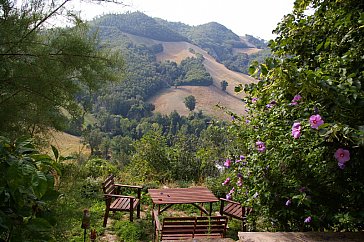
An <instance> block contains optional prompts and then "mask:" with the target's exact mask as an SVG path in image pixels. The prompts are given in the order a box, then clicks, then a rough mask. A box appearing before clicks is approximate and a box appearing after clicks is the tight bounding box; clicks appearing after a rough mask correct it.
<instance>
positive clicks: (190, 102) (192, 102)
mask: <svg viewBox="0 0 364 242" xmlns="http://www.w3.org/2000/svg"><path fill="white" fill-rule="evenodd" d="M184 104H185V105H186V107H187V108H188V109H189V110H190V111H193V110H194V109H195V107H196V98H195V97H194V96H192V95H190V96H187V97H186V98H185V100H184Z"/></svg>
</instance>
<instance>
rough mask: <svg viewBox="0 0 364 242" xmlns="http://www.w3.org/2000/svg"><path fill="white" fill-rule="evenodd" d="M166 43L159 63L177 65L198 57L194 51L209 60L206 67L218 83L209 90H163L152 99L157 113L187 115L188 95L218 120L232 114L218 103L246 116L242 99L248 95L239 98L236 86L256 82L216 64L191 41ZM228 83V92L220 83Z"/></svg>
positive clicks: (206, 88)
mask: <svg viewBox="0 0 364 242" xmlns="http://www.w3.org/2000/svg"><path fill="white" fill-rule="evenodd" d="M161 43H162V44H163V48H164V50H163V52H162V53H160V54H158V55H157V60H158V61H164V60H172V61H175V62H177V63H179V62H181V60H183V59H184V58H186V57H189V56H194V54H192V53H191V52H190V51H189V49H193V50H194V51H195V52H196V53H200V54H202V55H203V56H204V57H205V60H204V65H205V67H206V69H207V71H208V72H209V73H210V75H211V76H212V78H213V80H214V84H213V85H212V86H209V87H196V86H184V87H178V88H177V89H175V88H170V89H166V90H163V91H162V92H161V93H159V94H158V95H157V96H155V97H153V98H151V99H150V102H152V103H153V104H154V105H155V106H156V112H160V113H163V114H169V113H170V112H172V111H173V110H176V111H177V112H179V113H180V114H182V115H187V114H188V110H187V108H186V107H185V105H184V103H183V100H184V98H185V97H186V96H188V95H193V96H195V97H196V101H197V105H196V110H202V111H203V112H204V113H207V114H210V115H213V116H215V117H219V118H224V119H228V118H230V117H229V116H228V115H226V114H224V112H223V111H222V110H219V109H217V108H216V107H215V105H216V104H220V105H221V106H224V107H227V109H228V110H231V111H233V112H235V113H237V114H239V115H242V114H244V105H243V103H242V102H241V100H240V99H241V98H242V97H243V96H244V94H239V95H236V94H235V93H234V87H235V86H237V85H238V84H240V83H242V84H247V83H251V82H255V79H253V78H251V77H249V76H247V75H244V74H241V73H238V72H234V71H231V70H228V69H227V68H226V67H225V66H224V65H222V64H220V63H218V62H216V61H215V59H214V58H213V57H211V56H210V55H209V54H207V52H206V51H204V50H202V49H201V48H199V47H197V46H195V45H193V44H190V43H187V42H161ZM222 80H226V81H227V82H228V83H229V86H228V87H227V90H226V92H223V91H222V90H221V88H220V82H221V81H222Z"/></svg>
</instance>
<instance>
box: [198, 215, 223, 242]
mask: <svg viewBox="0 0 364 242" xmlns="http://www.w3.org/2000/svg"><path fill="white" fill-rule="evenodd" d="M227 222H228V219H227V217H226V216H211V217H197V218H196V226H195V231H194V237H204V236H212V237H221V238H224V237H225V235H226V225H227Z"/></svg>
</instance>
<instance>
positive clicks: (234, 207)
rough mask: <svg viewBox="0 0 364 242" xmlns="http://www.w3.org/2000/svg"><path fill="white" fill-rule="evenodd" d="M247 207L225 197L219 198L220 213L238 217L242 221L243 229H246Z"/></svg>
mask: <svg viewBox="0 0 364 242" xmlns="http://www.w3.org/2000/svg"><path fill="white" fill-rule="evenodd" d="M247 212H248V211H247V209H246V208H245V207H243V206H242V205H241V204H240V203H238V202H234V201H231V200H228V199H225V198H220V215H227V216H229V217H233V218H236V219H239V220H241V221H242V222H243V225H242V228H243V231H244V232H245V231H246V215H247Z"/></svg>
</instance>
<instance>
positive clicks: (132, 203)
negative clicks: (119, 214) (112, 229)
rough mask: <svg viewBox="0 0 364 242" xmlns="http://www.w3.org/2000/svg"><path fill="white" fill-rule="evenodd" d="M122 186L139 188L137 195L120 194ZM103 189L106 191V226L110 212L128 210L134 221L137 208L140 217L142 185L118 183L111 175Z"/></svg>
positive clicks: (131, 219) (103, 184)
mask: <svg viewBox="0 0 364 242" xmlns="http://www.w3.org/2000/svg"><path fill="white" fill-rule="evenodd" d="M120 188H132V189H136V190H137V197H134V196H124V195H120ZM102 190H103V192H104V197H105V202H106V209H105V216H104V224H103V226H104V227H106V223H107V219H108V217H109V212H110V211H113V212H116V211H127V212H129V213H130V221H133V213H134V210H135V209H136V210H137V218H140V198H141V190H142V187H141V186H130V185H122V184H116V183H115V182H114V175H112V174H111V175H109V176H108V177H107V178H106V180H105V181H104V182H103V183H102Z"/></svg>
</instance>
